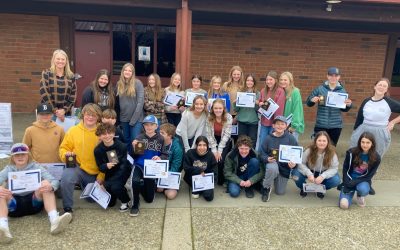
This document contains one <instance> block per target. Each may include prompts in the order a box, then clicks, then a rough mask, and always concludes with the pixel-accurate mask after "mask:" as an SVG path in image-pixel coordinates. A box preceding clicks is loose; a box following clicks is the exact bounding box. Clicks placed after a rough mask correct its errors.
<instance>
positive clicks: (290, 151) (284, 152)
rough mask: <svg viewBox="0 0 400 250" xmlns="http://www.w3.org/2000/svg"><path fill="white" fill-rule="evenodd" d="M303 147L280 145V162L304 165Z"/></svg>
mask: <svg viewBox="0 0 400 250" xmlns="http://www.w3.org/2000/svg"><path fill="white" fill-rule="evenodd" d="M302 158H303V147H300V146H290V145H279V162H289V161H291V162H294V163H297V164H301V163H302Z"/></svg>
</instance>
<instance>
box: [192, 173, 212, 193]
mask: <svg viewBox="0 0 400 250" xmlns="http://www.w3.org/2000/svg"><path fill="white" fill-rule="evenodd" d="M192 189H193V192H198V191H204V190H208V189H214V174H213V173H209V174H204V176H202V175H201V174H199V175H193V176H192Z"/></svg>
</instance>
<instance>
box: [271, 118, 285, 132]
mask: <svg viewBox="0 0 400 250" xmlns="http://www.w3.org/2000/svg"><path fill="white" fill-rule="evenodd" d="M272 127H273V128H274V130H275V132H277V133H278V134H283V132H285V130H286V128H287V125H286V122H283V121H276V122H275V123H274V124H272Z"/></svg>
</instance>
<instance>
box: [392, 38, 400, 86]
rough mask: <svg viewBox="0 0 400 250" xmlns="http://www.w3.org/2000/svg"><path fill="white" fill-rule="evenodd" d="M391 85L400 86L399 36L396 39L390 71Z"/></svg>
mask: <svg viewBox="0 0 400 250" xmlns="http://www.w3.org/2000/svg"><path fill="white" fill-rule="evenodd" d="M392 87H400V38H399V40H397V49H396V57H395V59H394V65H393V73H392Z"/></svg>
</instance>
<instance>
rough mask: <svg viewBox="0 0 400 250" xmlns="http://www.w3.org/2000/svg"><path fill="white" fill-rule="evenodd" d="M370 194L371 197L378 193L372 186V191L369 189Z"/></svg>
mask: <svg viewBox="0 0 400 250" xmlns="http://www.w3.org/2000/svg"><path fill="white" fill-rule="evenodd" d="M369 194H370V195H375V194H376V193H375V189H373V188H372V186H371V187H370V189H369Z"/></svg>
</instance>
